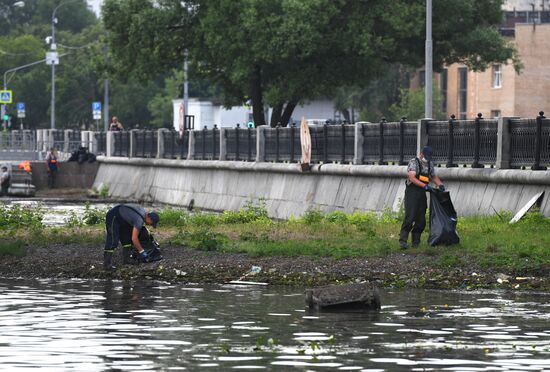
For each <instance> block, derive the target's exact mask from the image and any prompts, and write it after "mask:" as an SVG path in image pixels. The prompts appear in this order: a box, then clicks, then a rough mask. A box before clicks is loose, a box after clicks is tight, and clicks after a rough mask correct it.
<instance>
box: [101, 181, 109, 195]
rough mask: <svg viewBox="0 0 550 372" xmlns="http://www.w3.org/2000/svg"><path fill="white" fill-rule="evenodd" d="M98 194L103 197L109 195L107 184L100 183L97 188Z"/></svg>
mask: <svg viewBox="0 0 550 372" xmlns="http://www.w3.org/2000/svg"><path fill="white" fill-rule="evenodd" d="M99 196H100V197H101V198H103V199H106V198H108V197H109V185H107V184H106V183H104V184H102V185H101V188H100V189H99Z"/></svg>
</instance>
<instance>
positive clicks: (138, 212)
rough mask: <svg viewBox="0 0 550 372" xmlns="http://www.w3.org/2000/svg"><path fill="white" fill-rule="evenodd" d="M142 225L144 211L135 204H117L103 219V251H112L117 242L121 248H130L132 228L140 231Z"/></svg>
mask: <svg viewBox="0 0 550 372" xmlns="http://www.w3.org/2000/svg"><path fill="white" fill-rule="evenodd" d="M144 223H145V209H143V208H142V207H141V206H139V205H137V204H119V205H116V206H114V207H113V208H111V209H110V210H109V211H108V212H107V216H106V217H105V227H106V229H107V237H106V238H105V251H106V252H112V251H114V250H115V248H116V247H117V246H118V242H119V241H120V242H121V243H122V246H123V247H128V248H131V247H132V230H133V228H134V227H135V228H136V229H138V231H141V228H142V227H143V225H144Z"/></svg>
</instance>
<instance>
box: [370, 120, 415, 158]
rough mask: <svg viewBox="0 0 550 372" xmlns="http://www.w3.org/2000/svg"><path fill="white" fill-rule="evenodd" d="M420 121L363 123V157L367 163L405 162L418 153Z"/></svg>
mask: <svg viewBox="0 0 550 372" xmlns="http://www.w3.org/2000/svg"><path fill="white" fill-rule="evenodd" d="M417 131H418V123H417V122H415V121H412V122H411V121H406V119H405V118H403V119H401V121H399V122H391V123H388V122H386V121H385V120H384V119H382V120H381V121H380V123H367V124H361V133H362V135H363V158H362V162H363V163H367V164H388V163H390V162H391V163H393V164H405V163H406V162H407V161H408V160H409V159H411V158H413V157H414V156H415V155H416V141H417Z"/></svg>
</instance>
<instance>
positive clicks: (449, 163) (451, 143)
mask: <svg viewBox="0 0 550 372" xmlns="http://www.w3.org/2000/svg"><path fill="white" fill-rule="evenodd" d="M454 124H455V116H454V115H451V118H450V119H449V139H448V141H449V143H448V152H447V164H446V167H447V168H454V167H457V166H458V165H456V164H454V162H453V157H454Z"/></svg>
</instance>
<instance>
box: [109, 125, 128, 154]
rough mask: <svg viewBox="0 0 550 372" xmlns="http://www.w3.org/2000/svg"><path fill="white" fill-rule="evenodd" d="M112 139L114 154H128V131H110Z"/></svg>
mask: <svg viewBox="0 0 550 372" xmlns="http://www.w3.org/2000/svg"><path fill="white" fill-rule="evenodd" d="M112 133H113V140H114V151H113V155H114V156H126V157H128V156H130V132H126V131H123V132H112Z"/></svg>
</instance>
